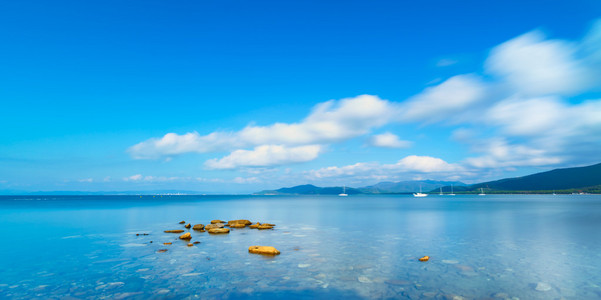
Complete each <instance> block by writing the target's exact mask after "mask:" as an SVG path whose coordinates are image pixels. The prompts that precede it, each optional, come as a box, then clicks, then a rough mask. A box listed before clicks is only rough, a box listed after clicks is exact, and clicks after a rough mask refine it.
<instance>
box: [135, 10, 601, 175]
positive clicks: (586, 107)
mask: <svg viewBox="0 0 601 300" xmlns="http://www.w3.org/2000/svg"><path fill="white" fill-rule="evenodd" d="M440 63H441V64H443V65H444V64H447V65H448V64H449V63H451V62H450V61H448V62H445V61H441V62H440ZM482 69H483V70H484V71H483V72H480V71H478V70H474V72H472V73H469V74H457V75H456V76H452V77H450V78H448V79H447V80H444V81H442V82H440V83H438V84H436V85H434V86H430V87H428V88H426V89H424V90H423V91H422V92H421V93H419V94H417V95H414V96H413V97H409V98H408V99H405V100H404V101H398V102H394V101H389V100H383V99H381V98H379V97H377V96H372V95H360V96H357V97H353V98H346V99H341V100H330V101H326V102H323V103H319V104H317V105H315V106H314V107H313V109H312V110H311V112H310V113H309V114H308V115H307V116H306V117H305V118H304V119H302V120H300V121H299V122H296V123H274V124H271V125H265V126H258V125H249V126H247V127H245V128H243V129H241V130H238V131H232V132H222V131H215V132H212V133H209V134H206V135H201V134H199V133H197V132H189V133H186V134H181V135H180V134H176V133H168V134H166V135H164V136H162V137H157V138H151V139H148V140H146V141H142V142H140V143H138V144H136V145H134V146H132V147H130V148H129V149H128V152H129V153H130V155H131V156H132V157H133V158H136V159H156V158H165V157H170V156H174V155H179V154H183V153H191V152H196V153H223V152H226V153H227V152H229V154H228V155H226V156H223V157H221V158H214V159H210V160H208V161H206V162H205V164H204V165H205V167H207V168H209V169H241V168H246V169H248V168H261V167H273V166H278V165H288V164H293V163H300V162H307V161H311V160H314V159H316V158H317V157H318V156H319V155H320V154H321V153H323V149H324V148H325V147H330V146H331V147H332V149H333V148H334V145H335V144H337V143H340V142H343V141H347V140H350V139H353V138H356V137H360V136H366V135H370V134H372V132H373V131H374V130H376V129H378V128H381V127H383V126H389V127H392V126H395V125H396V124H398V126H415V127H416V128H417V130H419V129H421V128H422V127H424V125H428V126H440V127H441V128H443V129H446V130H448V132H449V136H450V137H452V141H455V142H459V143H463V144H466V145H467V148H468V149H470V151H471V154H470V155H469V156H470V157H465V158H463V159H460V160H459V161H457V162H455V163H447V162H445V161H444V160H442V159H439V158H434V157H429V156H417V155H413V156H407V157H405V158H403V159H401V160H399V161H398V162H397V163H395V164H382V163H379V162H372V163H368V162H361V163H357V164H350V165H346V166H340V167H338V166H332V167H327V168H322V169H319V170H314V171H309V172H308V173H310V174H312V175H313V176H315V177H317V178H320V177H321V178H325V177H332V176H350V175H351V174H355V175H356V176H359V175H360V174H363V175H361V176H366V174H372V175H374V176H386V175H385V174H384V173H386V172H388V173H390V174H398V173H403V172H414V173H424V174H426V173H436V174H444V173H445V172H448V173H449V174H450V173H453V172H455V173H460V174H465V175H466V176H469V175H470V174H473V172H474V170H475V169H487V168H498V167H503V168H513V167H521V166H544V165H547V166H551V165H559V164H562V163H574V162H580V161H587V160H588V161H598V160H599V159H601V157H600V154H599V151H598V149H600V148H601V139H600V138H599V137H600V136H601V99H589V100H587V101H582V99H581V98H582V95H583V94H584V93H587V92H594V91H600V90H601V21H600V22H597V23H596V24H595V26H593V28H592V29H591V31H590V32H589V33H588V34H587V35H586V36H585V37H584V38H583V39H582V40H580V41H567V40H559V39H548V38H546V36H545V35H544V34H543V33H542V32H541V31H538V30H535V31H532V32H528V33H525V34H523V35H521V36H518V37H516V38H514V39H511V40H509V41H506V42H504V43H501V44H500V45H498V46H496V47H494V48H493V49H491V51H490V53H489V56H488V58H487V59H486V60H485V61H484V62H483V63H482ZM574 96H579V97H580V98H578V99H577V100H575V98H573V97H574ZM387 129H388V128H387ZM394 131H395V132H397V133H398V132H401V136H402V131H401V130H399V131H397V130H394ZM369 144H370V145H371V146H375V147H393V148H395V147H396V148H406V147H408V146H410V143H409V142H407V141H404V140H402V139H401V137H399V136H397V135H396V134H393V133H390V132H386V133H382V134H376V135H373V136H371V137H370V138H369ZM415 148H418V147H415ZM395 172H396V173H395ZM140 179H141V178H138V179H134V178H131V177H130V178H129V179H128V180H140Z"/></svg>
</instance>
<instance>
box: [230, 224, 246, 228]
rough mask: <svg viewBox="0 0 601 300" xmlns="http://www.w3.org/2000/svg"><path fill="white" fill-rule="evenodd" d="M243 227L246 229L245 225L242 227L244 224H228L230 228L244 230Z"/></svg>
mask: <svg viewBox="0 0 601 300" xmlns="http://www.w3.org/2000/svg"><path fill="white" fill-rule="evenodd" d="M244 227H246V225H244V224H239V223H234V224H230V228H244Z"/></svg>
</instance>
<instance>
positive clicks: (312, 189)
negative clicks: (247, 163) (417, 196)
mask: <svg viewBox="0 0 601 300" xmlns="http://www.w3.org/2000/svg"><path fill="white" fill-rule="evenodd" d="M451 184H453V185H454V186H465V183H462V182H458V181H457V182H455V181H434V180H418V181H400V182H381V183H378V184H376V185H372V186H366V187H361V188H349V187H347V188H346V193H347V194H349V195H353V194H394V193H415V192H419V188H420V186H421V187H422V191H424V192H426V191H428V190H431V189H434V188H436V189H438V188H440V187H443V186H446V185H451ZM342 190H343V188H342V187H340V186H338V187H318V186H314V185H312V184H305V185H298V186H294V187H289V188H281V189H277V190H267V191H261V192H258V193H256V194H258V195H338V194H340V193H342ZM449 191H450V189H449ZM445 192H446V191H445Z"/></svg>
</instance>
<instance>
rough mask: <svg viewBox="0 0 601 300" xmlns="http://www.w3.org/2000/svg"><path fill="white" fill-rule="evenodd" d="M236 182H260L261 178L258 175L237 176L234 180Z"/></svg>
mask: <svg viewBox="0 0 601 300" xmlns="http://www.w3.org/2000/svg"><path fill="white" fill-rule="evenodd" d="M233 182H234V183H239V184H249V183H259V182H260V180H259V178H257V177H236V178H234V180H233Z"/></svg>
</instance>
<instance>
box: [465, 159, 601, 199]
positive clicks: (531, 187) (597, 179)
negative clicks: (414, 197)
mask: <svg viewBox="0 0 601 300" xmlns="http://www.w3.org/2000/svg"><path fill="white" fill-rule="evenodd" d="M480 188H483V189H484V190H485V191H553V190H555V191H569V192H576V191H583V192H589V193H594V192H599V191H600V190H601V163H600V164H596V165H592V166H586V167H576V168H565V169H555V170H551V171H547V172H542V173H536V174H532V175H528V176H523V177H516V178H506V179H501V180H496V181H489V182H483V183H478V184H474V185H471V186H470V187H469V189H468V190H470V191H476V190H479V189H480Z"/></svg>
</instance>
